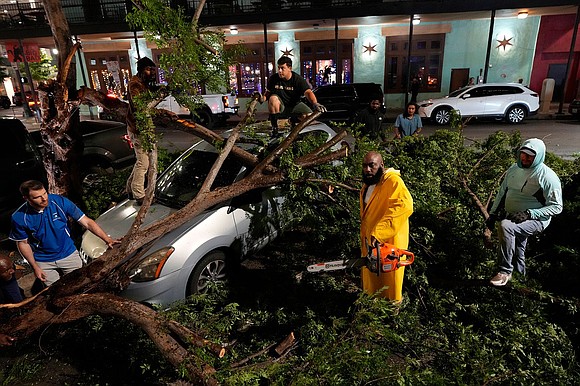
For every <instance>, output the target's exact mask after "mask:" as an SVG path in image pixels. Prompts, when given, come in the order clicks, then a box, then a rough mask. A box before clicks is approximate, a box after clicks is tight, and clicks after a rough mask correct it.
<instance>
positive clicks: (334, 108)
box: [314, 84, 356, 120]
mask: <svg viewBox="0 0 580 386" xmlns="http://www.w3.org/2000/svg"><path fill="white" fill-rule="evenodd" d="M314 94H315V95H316V99H317V100H318V103H320V104H322V105H324V107H326V109H327V112H326V113H324V114H322V116H321V117H320V119H321V120H347V119H349V118H350V115H351V110H352V105H353V103H356V94H355V92H354V88H353V87H352V86H351V85H348V84H345V85H332V86H321V87H318V88H317V89H316V90H315V91H314Z"/></svg>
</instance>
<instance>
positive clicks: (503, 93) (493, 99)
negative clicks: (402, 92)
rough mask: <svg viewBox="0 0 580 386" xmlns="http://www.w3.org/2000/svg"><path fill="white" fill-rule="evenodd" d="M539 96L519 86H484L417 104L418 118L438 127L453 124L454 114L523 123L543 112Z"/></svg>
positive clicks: (461, 89) (495, 84) (489, 84)
mask: <svg viewBox="0 0 580 386" xmlns="http://www.w3.org/2000/svg"><path fill="white" fill-rule="evenodd" d="M539 101H540V98H539V97H538V94H537V93H536V92H534V91H532V90H530V89H529V88H527V87H525V86H522V85H521V84H519V83H485V84H477V85H473V86H466V87H463V88H460V89H459V90H456V91H454V92H452V93H451V94H449V95H448V96H446V97H443V98H438V99H429V100H426V101H422V102H419V103H417V105H419V116H420V117H422V118H429V119H431V120H432V121H434V122H435V123H437V124H439V125H446V124H448V123H449V121H450V120H451V110H457V111H458V112H459V113H460V114H461V116H462V117H486V118H499V119H505V120H506V121H507V122H509V123H520V122H521V121H523V120H524V118H525V117H527V116H529V115H534V114H536V113H537V112H538V109H539V108H540V102H539Z"/></svg>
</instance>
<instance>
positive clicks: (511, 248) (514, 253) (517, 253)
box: [498, 220, 544, 275]
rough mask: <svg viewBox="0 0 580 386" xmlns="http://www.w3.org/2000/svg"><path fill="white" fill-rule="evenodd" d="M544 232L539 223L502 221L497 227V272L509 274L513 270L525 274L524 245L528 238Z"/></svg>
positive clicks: (536, 221) (531, 221) (535, 221)
mask: <svg viewBox="0 0 580 386" xmlns="http://www.w3.org/2000/svg"><path fill="white" fill-rule="evenodd" d="M543 230H544V226H543V225H542V222H541V221H538V220H527V221H524V222H522V223H519V224H516V223H515V222H513V221H511V220H502V221H501V224H500V226H499V231H498V235H499V241H500V249H499V260H500V263H499V270H500V272H503V273H507V274H511V273H512V272H513V271H514V270H515V271H516V272H519V273H521V274H522V275H525V274H526V257H525V252H526V245H527V244H528V237H530V236H532V235H535V234H538V233H540V232H542V231H543Z"/></svg>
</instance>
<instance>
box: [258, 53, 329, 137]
mask: <svg viewBox="0 0 580 386" xmlns="http://www.w3.org/2000/svg"><path fill="white" fill-rule="evenodd" d="M302 96H304V97H306V99H308V101H309V102H310V103H311V104H312V106H313V107H314V109H315V110H316V111H320V112H325V111H326V108H325V107H324V106H323V105H321V104H320V103H318V101H317V100H316V96H315V95H314V93H313V92H312V90H311V89H310V87H309V86H308V83H306V81H305V80H304V78H303V77H301V76H300V75H298V74H297V73H295V72H294V71H292V59H290V58H289V57H287V56H282V57H281V58H280V59H278V73H276V74H273V75H272V76H270V78H269V79H268V84H267V86H266V92H265V93H264V95H262V96H260V99H259V101H260V103H262V102H264V101H266V100H267V101H268V112H269V113H270V122H271V123H272V135H273V136H277V135H278V119H279V118H288V117H295V116H298V115H302V114H310V113H311V112H312V110H311V109H310V108H309V107H308V106H306V104H304V103H302V102H300V98H301V97H302Z"/></svg>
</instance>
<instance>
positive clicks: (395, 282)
mask: <svg viewBox="0 0 580 386" xmlns="http://www.w3.org/2000/svg"><path fill="white" fill-rule="evenodd" d="M362 178H363V182H364V184H363V187H362V189H361V191H360V218H361V228H360V237H361V255H362V256H363V257H366V256H367V253H368V246H371V245H375V243H377V242H378V243H380V244H383V243H389V244H393V245H394V246H395V247H397V248H400V249H407V248H408V246H409V216H410V215H411V214H412V213H413V198H412V197H411V194H410V193H409V191H408V190H407V187H406V186H405V183H404V182H403V180H402V179H401V174H400V172H399V171H398V170H395V169H393V168H389V169H387V170H385V168H384V164H383V157H381V155H380V154H379V153H377V152H374V151H371V152H369V153H367V154H366V155H365V157H364V160H363V166H362ZM404 274H405V268H404V267H400V268H399V269H397V270H395V271H391V272H386V273H381V274H380V275H379V276H377V274H376V273H373V272H371V271H370V270H369V269H368V268H367V267H363V268H362V272H361V277H362V286H363V290H364V291H365V292H367V293H375V292H376V291H378V290H380V289H381V288H383V287H385V286H388V287H389V288H388V289H386V290H384V291H383V292H382V293H381V296H383V297H386V298H389V299H392V300H396V301H400V300H401V298H402V286H403V276H404Z"/></svg>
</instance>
